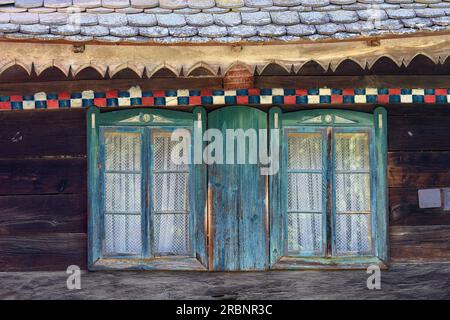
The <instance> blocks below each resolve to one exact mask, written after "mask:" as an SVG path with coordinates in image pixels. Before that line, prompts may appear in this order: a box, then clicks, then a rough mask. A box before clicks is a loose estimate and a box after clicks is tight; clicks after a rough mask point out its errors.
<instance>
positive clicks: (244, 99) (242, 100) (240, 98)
mask: <svg viewBox="0 0 450 320" xmlns="http://www.w3.org/2000/svg"><path fill="white" fill-rule="evenodd" d="M236 101H237V103H238V104H241V103H242V104H247V103H248V96H236Z"/></svg>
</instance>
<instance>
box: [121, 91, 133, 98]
mask: <svg viewBox="0 0 450 320" xmlns="http://www.w3.org/2000/svg"><path fill="white" fill-rule="evenodd" d="M118 97H119V98H129V97H130V93H129V92H128V91H119V94H118Z"/></svg>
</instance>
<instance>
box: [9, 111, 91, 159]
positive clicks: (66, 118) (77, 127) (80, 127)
mask: <svg viewBox="0 0 450 320" xmlns="http://www.w3.org/2000/svg"><path fill="white" fill-rule="evenodd" d="M0 123H1V124H2V125H1V126H0V145H1V148H0V159H5V158H17V157H20V158H26V157H42V156H79V155H85V154H86V110H84V109H80V110H39V111H9V112H7V111H3V112H0Z"/></svg>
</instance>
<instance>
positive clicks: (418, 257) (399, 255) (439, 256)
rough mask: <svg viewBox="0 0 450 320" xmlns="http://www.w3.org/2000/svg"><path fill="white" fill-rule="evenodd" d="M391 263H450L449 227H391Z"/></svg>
mask: <svg viewBox="0 0 450 320" xmlns="http://www.w3.org/2000/svg"><path fill="white" fill-rule="evenodd" d="M389 236H390V253H391V259H392V261H393V262H423V261H450V226H448V225H447V226H393V227H391V228H390V230H389Z"/></svg>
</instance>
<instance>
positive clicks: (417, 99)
mask: <svg viewBox="0 0 450 320" xmlns="http://www.w3.org/2000/svg"><path fill="white" fill-rule="evenodd" d="M412 101H413V103H424V102H425V97H424V96H422V95H420V96H418V95H413V97H412Z"/></svg>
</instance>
